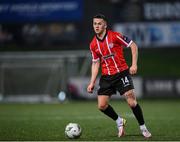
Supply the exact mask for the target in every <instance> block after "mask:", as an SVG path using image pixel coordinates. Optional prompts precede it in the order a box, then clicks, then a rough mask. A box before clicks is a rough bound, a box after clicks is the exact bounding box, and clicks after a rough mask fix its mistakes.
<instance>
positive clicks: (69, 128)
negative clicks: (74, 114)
mask: <svg viewBox="0 0 180 142" xmlns="http://www.w3.org/2000/svg"><path fill="white" fill-rule="evenodd" d="M81 132H82V129H81V127H80V125H79V124H77V123H69V124H68V125H66V128H65V135H66V136H67V137H68V138H70V139H73V138H79V137H80V136H81Z"/></svg>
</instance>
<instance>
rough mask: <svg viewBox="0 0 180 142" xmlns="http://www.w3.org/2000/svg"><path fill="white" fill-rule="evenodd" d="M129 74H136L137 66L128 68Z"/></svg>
mask: <svg viewBox="0 0 180 142" xmlns="http://www.w3.org/2000/svg"><path fill="white" fill-rule="evenodd" d="M129 73H130V74H131V75H134V74H136V73H137V65H132V66H131V67H130V68H129Z"/></svg>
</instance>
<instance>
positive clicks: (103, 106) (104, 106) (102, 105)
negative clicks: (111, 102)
mask: <svg viewBox="0 0 180 142" xmlns="http://www.w3.org/2000/svg"><path fill="white" fill-rule="evenodd" d="M107 107H108V104H106V103H104V104H98V109H99V110H105V109H106V108H107Z"/></svg>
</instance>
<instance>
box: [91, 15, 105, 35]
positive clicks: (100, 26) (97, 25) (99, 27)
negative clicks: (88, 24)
mask: <svg viewBox="0 0 180 142" xmlns="http://www.w3.org/2000/svg"><path fill="white" fill-rule="evenodd" d="M106 27H107V24H106V21H104V20H103V19H100V18H94V19H93V28H94V32H95V33H96V34H102V33H103V32H104V31H105V30H106Z"/></svg>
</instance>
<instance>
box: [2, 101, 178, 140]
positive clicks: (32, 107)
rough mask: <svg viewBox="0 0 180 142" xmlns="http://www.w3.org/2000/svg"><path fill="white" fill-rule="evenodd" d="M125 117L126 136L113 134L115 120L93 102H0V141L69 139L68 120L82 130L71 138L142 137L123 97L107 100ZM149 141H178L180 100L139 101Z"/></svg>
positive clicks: (113, 138) (137, 138)
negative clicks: (66, 129) (77, 124)
mask: <svg viewBox="0 0 180 142" xmlns="http://www.w3.org/2000/svg"><path fill="white" fill-rule="evenodd" d="M110 104H111V105H112V106H113V107H114V109H115V110H117V112H118V113H121V115H122V116H123V117H124V118H126V119H127V125H126V135H125V136H124V137H122V138H118V137H117V128H116V125H115V122H114V121H112V120H111V119H110V118H108V117H106V116H105V115H104V114H102V113H101V112H100V111H98V110H97V104H96V102H95V101H82V102H75V101H74V102H65V103H59V104H0V140H4V141H5V140H6V141H11V140H14V141H26V140H28V141H44V140H46V141H69V139H68V138H66V137H65V135H64V129H65V126H66V124H68V123H69V122H76V123H79V124H80V125H81V127H82V129H83V133H82V135H81V137H80V138H79V139H75V140H73V141H106V140H107V141H119V140H127V141H133V140H140V141H141V140H145V139H144V138H143V137H142V136H141V134H140V131H139V127H138V124H137V122H136V120H135V119H134V117H133V115H132V112H131V110H130V109H129V107H128V105H127V104H126V103H125V102H124V100H119V101H113V100H112V101H111V102H110ZM139 104H140V105H141V106H142V108H143V111H144V116H145V120H146V125H147V126H148V127H149V130H150V131H151V132H152V135H153V136H152V138H151V139H149V140H153V141H155V140H161V141H163V140H166V141H168V140H171V141H172V140H176V141H178V140H180V100H179V99H176V100H155V99H154V100H140V101H139Z"/></svg>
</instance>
